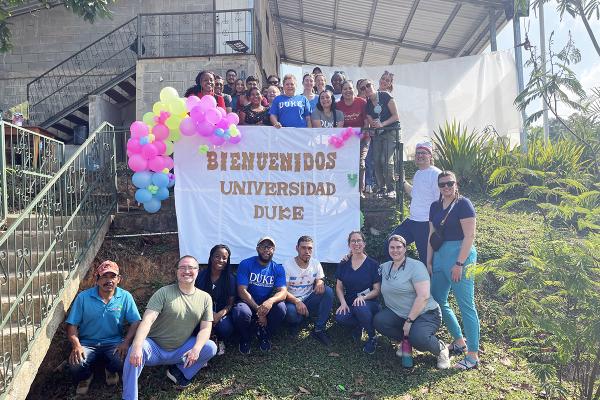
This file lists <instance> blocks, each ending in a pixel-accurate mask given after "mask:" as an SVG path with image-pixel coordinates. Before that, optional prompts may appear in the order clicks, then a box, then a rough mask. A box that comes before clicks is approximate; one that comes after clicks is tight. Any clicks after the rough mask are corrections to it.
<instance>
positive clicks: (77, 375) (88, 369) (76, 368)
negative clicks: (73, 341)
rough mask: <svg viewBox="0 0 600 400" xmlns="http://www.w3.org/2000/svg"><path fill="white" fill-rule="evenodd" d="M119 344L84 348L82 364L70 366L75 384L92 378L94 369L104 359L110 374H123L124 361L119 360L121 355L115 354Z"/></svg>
mask: <svg viewBox="0 0 600 400" xmlns="http://www.w3.org/2000/svg"><path fill="white" fill-rule="evenodd" d="M118 345H119V343H117V344H104V345H99V346H83V354H84V355H85V358H84V359H83V360H82V361H81V363H80V364H75V365H73V364H69V371H70V372H71V377H72V378H73V382H75V383H79V381H83V380H86V379H88V378H89V377H90V376H92V367H93V365H94V364H95V363H96V362H97V361H99V360H100V359H104V360H105V362H106V369H107V370H109V371H110V372H121V369H122V368H123V361H121V359H120V358H119V355H118V354H116V353H115V349H116V348H117V346H118Z"/></svg>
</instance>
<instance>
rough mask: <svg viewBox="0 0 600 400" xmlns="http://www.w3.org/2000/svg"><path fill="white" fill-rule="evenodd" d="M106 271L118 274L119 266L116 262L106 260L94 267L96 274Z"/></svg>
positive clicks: (100, 274)
mask: <svg viewBox="0 0 600 400" xmlns="http://www.w3.org/2000/svg"><path fill="white" fill-rule="evenodd" d="M107 272H112V273H114V274H115V275H119V266H118V265H117V263H116V262H114V261H110V260H106V261H104V262H103V263H102V264H100V265H98V266H97V267H96V275H98V276H102V275H104V274H105V273H107Z"/></svg>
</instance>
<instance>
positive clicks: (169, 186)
mask: <svg viewBox="0 0 600 400" xmlns="http://www.w3.org/2000/svg"><path fill="white" fill-rule="evenodd" d="M171 175H172V177H171V178H169V185H168V186H167V187H168V188H172V187H173V186H175V175H173V174H171Z"/></svg>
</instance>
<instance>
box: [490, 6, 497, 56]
mask: <svg viewBox="0 0 600 400" xmlns="http://www.w3.org/2000/svg"><path fill="white" fill-rule="evenodd" d="M496 21H497V19H496V11H494V10H492V9H490V49H491V50H492V51H496V50H498V45H497V43H496Z"/></svg>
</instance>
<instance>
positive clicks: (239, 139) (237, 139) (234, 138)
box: [229, 133, 242, 144]
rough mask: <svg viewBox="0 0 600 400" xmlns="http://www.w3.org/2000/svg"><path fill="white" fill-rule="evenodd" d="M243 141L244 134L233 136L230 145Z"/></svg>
mask: <svg viewBox="0 0 600 400" xmlns="http://www.w3.org/2000/svg"><path fill="white" fill-rule="evenodd" d="M241 140H242V134H241V133H240V134H238V135H237V136H232V137H230V138H229V143H231V144H238V143H239V142H240V141H241Z"/></svg>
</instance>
